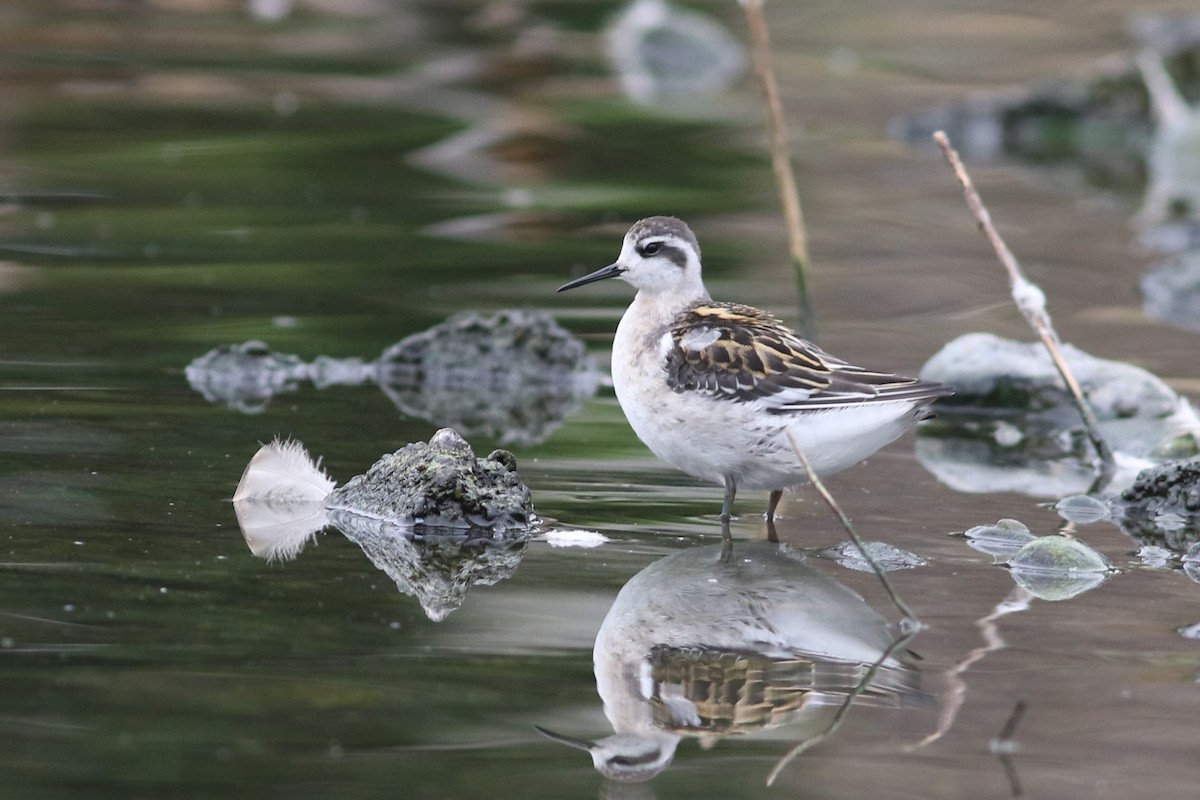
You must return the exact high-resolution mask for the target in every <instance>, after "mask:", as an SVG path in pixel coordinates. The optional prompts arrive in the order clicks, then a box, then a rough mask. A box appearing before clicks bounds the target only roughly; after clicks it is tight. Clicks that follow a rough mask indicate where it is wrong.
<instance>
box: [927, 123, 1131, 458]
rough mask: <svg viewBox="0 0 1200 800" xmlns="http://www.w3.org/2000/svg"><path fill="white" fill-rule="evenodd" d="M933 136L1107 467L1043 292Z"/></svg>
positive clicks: (956, 161) (946, 141)
mask: <svg viewBox="0 0 1200 800" xmlns="http://www.w3.org/2000/svg"><path fill="white" fill-rule="evenodd" d="M933 140H934V142H936V143H937V146H938V149H939V150H941V151H942V155H943V156H944V157H945V159H946V161H947V162H948V163H949V164H950V168H951V169H953V170H954V175H955V177H957V178H958V182H959V183H960V184H962V187H963V195H964V196H965V197H966V200H967V206H968V207H969V208H970V209H971V213H972V214H973V215H974V217H975V221H976V223H978V225H979V230H980V231H981V232H982V233H983V235H984V236H985V237H987V240H988V241H989V242H990V243H991V245H992V249H993V250H995V251H996V256H997V258H999V259H1000V263H1001V264H1002V265H1003V266H1004V269H1005V271H1006V272H1007V273H1008V282H1009V286H1010V288H1011V290H1012V297H1013V302H1015V303H1016V304H1017V309H1018V310H1019V311H1020V312H1021V314H1022V316H1024V317H1025V320H1026V321H1027V322H1028V323H1029V325H1030V327H1031V328H1033V331H1034V333H1036V334H1037V335H1038V338H1039V339H1041V340H1042V344H1044V345H1045V346H1046V350H1047V352H1049V353H1050V359H1051V361H1053V362H1054V366H1055V367H1056V368H1057V369H1058V374H1059V375H1061V376H1062V379H1063V381H1064V382H1065V383H1066V385H1067V389H1068V390H1069V391H1070V393H1071V398H1072V399H1073V400H1074V401H1075V406H1076V408H1078V409H1079V415H1080V416H1081V417H1082V418H1083V425H1084V428H1085V429H1086V430H1087V434H1088V438H1089V439H1091V442H1092V446H1093V447H1094V448H1096V454H1097V455H1098V456H1099V457H1100V461H1101V463H1102V464H1103V466H1104V469H1103V470H1102V472H1107V471H1109V470H1111V468H1112V465H1113V463H1114V459H1113V453H1112V450H1111V449H1109V446H1108V442H1106V441H1105V440H1104V437H1103V436H1102V435H1101V433H1100V425H1099V423H1098V422H1097V421H1096V415H1095V413H1093V411H1092V407H1091V406H1089V405H1088V402H1087V399H1086V398H1084V396H1083V391H1082V390H1081V389H1080V388H1079V383H1078V381H1076V380H1075V375H1074V374H1073V373H1072V372H1071V368H1070V367H1069V366H1067V362H1066V359H1065V358H1063V354H1062V347H1061V345H1062V341H1061V340H1060V339H1059V338H1058V333H1056V332H1055V330H1054V325H1053V324H1052V323H1051V321H1050V313H1049V312H1048V311H1047V310H1046V295H1045V294H1043V293H1042V290H1041V289H1040V288H1038V286H1037V285H1036V284H1034V283H1033V282H1032V281H1030V280H1029V279H1028V278H1026V277H1025V274H1024V272H1022V270H1021V265H1020V264H1018V263H1017V258H1016V256H1014V255H1013V253H1012V251H1011V250H1009V249H1008V245H1006V244H1005V243H1004V239H1002V238H1001V237H1000V232H999V231H997V230H996V226H995V224H993V223H992V216H991V214H989V213H988V210H987V207H986V206H984V204H983V198H981V197H980V196H979V192H978V190H976V188H975V184H974V183H973V182H972V181H971V176H970V175H969V174H968V173H967V168H966V167H965V166H963V163H962V159H961V158H959V156H958V152H957V151H955V149H954V148H953V147H952V146H951V145H950V137H948V136H947V135H946V132H945V131H937V132H936V133H934V134H933Z"/></svg>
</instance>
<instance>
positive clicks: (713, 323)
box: [664, 302, 952, 413]
mask: <svg viewBox="0 0 1200 800" xmlns="http://www.w3.org/2000/svg"><path fill="white" fill-rule="evenodd" d="M668 333H669V341H670V346H669V349H668V350H667V357H666V362H665V366H664V368H665V370H666V373H667V385H668V386H670V387H671V388H672V389H674V390H675V391H676V392H700V393H703V394H707V395H710V396H712V397H715V398H718V399H723V400H729V401H732V402H743V403H751V402H756V403H760V404H761V405H762V406H763V407H764V408H765V409H766V410H768V411H770V412H774V413H787V412H791V411H799V410H803V409H818V408H835V407H838V406H845V405H848V404H853V403H863V402H876V401H878V402H895V401H903V400H911V401H913V402H914V403H919V402H922V401H924V402H931V401H933V400H934V399H936V398H938V397H944V396H946V395H949V394H951V393H952V392H951V390H950V388H949V387H947V386H945V385H943V384H940V383H935V382H933V381H923V380H920V379H919V378H907V377H904V376H903V375H895V374H892V373H890V372H878V371H875V370H869V369H864V368H863V367H858V366H854V365H853V364H848V363H846V362H845V361H842V360H841V359H838V358H835V357H834V356H831V355H829V354H828V353H826V352H825V351H823V350H821V348H819V347H817V346H816V345H814V344H812V343H810V342H806V341H805V340H803V339H801V338H800V337H799V336H797V335H796V334H795V333H794V332H792V331H791V330H789V329H788V328H786V327H784V326H783V325H781V324H780V323H779V321H778V320H776V319H775V318H774V317H773V316H771V315H770V314H768V313H767V312H765V311H760V310H759V309H757V308H752V307H750V306H743V305H737V304H733V303H711V302H706V303H702V304H700V305H697V306H694V307H692V308H691V309H689V310H687V311H686V312H684V313H683V314H682V315H680V317H679V318H678V319H677V320H676V322H675V324H674V325H672V326H671V328H670V330H669V332H668Z"/></svg>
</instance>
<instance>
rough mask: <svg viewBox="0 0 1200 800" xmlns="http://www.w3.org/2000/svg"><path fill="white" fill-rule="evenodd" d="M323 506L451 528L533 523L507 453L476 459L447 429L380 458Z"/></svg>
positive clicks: (527, 498)
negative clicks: (426, 439) (427, 439)
mask: <svg viewBox="0 0 1200 800" xmlns="http://www.w3.org/2000/svg"><path fill="white" fill-rule="evenodd" d="M328 507H329V508H330V509H331V510H341V511H348V512H351V513H355V514H361V515H363V516H366V517H372V518H375V519H387V520H392V521H395V522H397V523H400V524H421V525H427V526H445V527H455V528H467V527H478V528H491V529H493V530H507V529H527V528H529V526H530V525H531V524H532V521H533V501H532V498H531V496H530V492H529V487H527V486H526V485H525V484H524V483H522V482H521V478H520V477H519V476H518V475H517V471H516V459H515V458H514V457H513V455H512V453H509V452H508V451H506V450H496V451H495V452H493V453H491V454H490V455H488V456H486V457H484V458H476V457H475V453H474V452H472V450H471V446H470V445H469V444H467V442H466V440H464V439H463V438H462V437H461V436H460V435H459V434H458V432H457V431H455V430H453V429H452V428H443V429H441V430H440V431H438V432H437V433H436V434H434V435H433V438H431V439H430V440H429V442H428V443H424V442H416V443H413V444H409V445H406V446H404V447H402V448H400V449H399V450H397V451H396V452H394V453H389V454H388V455H385V456H383V457H382V458H380V459H379V461H377V462H376V463H375V464H374V465H373V466H372V467H371V468H370V469H369V470H367V471H366V473H365V474H363V475H359V476H358V477H356V478H353V479H351V480H350V481H349V482H348V483H346V485H345V486H342V487H341V488H339V489H336V490H335V491H334V492H333V493H332V494H331V495H330V496H329V500H328Z"/></svg>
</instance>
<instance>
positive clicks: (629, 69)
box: [605, 0, 745, 104]
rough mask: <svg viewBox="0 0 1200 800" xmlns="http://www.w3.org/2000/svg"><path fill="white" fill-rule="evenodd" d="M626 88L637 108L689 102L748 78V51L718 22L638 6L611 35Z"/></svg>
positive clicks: (675, 9)
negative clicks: (744, 75) (745, 71)
mask: <svg viewBox="0 0 1200 800" xmlns="http://www.w3.org/2000/svg"><path fill="white" fill-rule="evenodd" d="M605 38H606V40H607V42H608V56H609V60H610V61H611V62H612V66H613V69H615V70H616V71H617V74H618V75H619V76H620V79H621V88H622V89H624V91H625V94H626V95H627V96H628V97H629V99H630V100H633V101H634V102H636V103H647V104H649V103H656V102H658V103H661V102H668V103H670V102H672V101H676V102H679V101H687V100H689V99H692V100H694V99H697V98H699V97H702V96H704V95H711V94H714V93H716V92H719V91H721V90H723V89H725V88H726V87H727V86H728V85H729V84H730V83H732V82H733V81H734V80H735V79H736V78H737V77H738V76H739V75H740V74H741V72H742V69H743V68H744V65H745V58H744V56H743V54H742V46H741V44H740V43H739V42H738V40H737V39H736V38H735V37H734V36H733V34H731V33H730V32H729V31H727V30H725V28H724V27H723V26H722V25H721V24H720V23H719V22H717V21H716V20H715V19H713V18H711V17H709V16H706V15H704V14H701V13H699V12H697V11H693V10H691V9H688V8H682V7H679V6H676V5H673V4H671V3H668V2H666V0H634V1H633V2H632V3H630V4H629V5H628V6H627V7H626V8H625V10H624V11H622V12H621V13H620V14H619V15H618V16H617V17H616V18H615V19H613V21H612V23H611V24H610V26H609V27H608V30H607V31H605Z"/></svg>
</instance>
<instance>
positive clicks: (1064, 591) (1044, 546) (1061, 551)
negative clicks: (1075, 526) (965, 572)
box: [1008, 536, 1112, 600]
mask: <svg viewBox="0 0 1200 800" xmlns="http://www.w3.org/2000/svg"><path fill="white" fill-rule="evenodd" d="M1008 564H1009V569H1010V571H1011V572H1012V576H1013V580H1014V581H1016V582H1017V584H1018V585H1019V586H1021V587H1023V588H1025V589H1027V590H1028V591H1029V592H1031V593H1032V594H1034V595H1035V596H1037V597H1039V598H1041V599H1042V600H1067V599H1069V598H1071V597H1075V596H1076V595H1079V594H1082V593H1084V592H1086V591H1088V590H1089V589H1094V588H1096V587H1097V586H1099V585H1100V584H1102V583H1104V581H1106V580H1108V576H1109V575H1110V574H1111V573H1112V565H1111V564H1110V563H1109V561H1108V559H1107V558H1105V557H1104V556H1103V555H1101V554H1100V553H1098V552H1096V551H1095V550H1093V549H1092V548H1091V547H1089V546H1087V545H1086V544H1084V543H1083V542H1081V541H1079V540H1078V539H1074V538H1072V537H1069V536H1041V537H1038V538H1036V539H1034V540H1033V541H1031V542H1029V543H1028V544H1026V545H1025V546H1023V547H1022V548H1021V549H1020V550H1018V551H1017V553H1016V555H1014V556H1013V557H1012V558H1011V559H1010V560H1009V562H1008Z"/></svg>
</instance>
